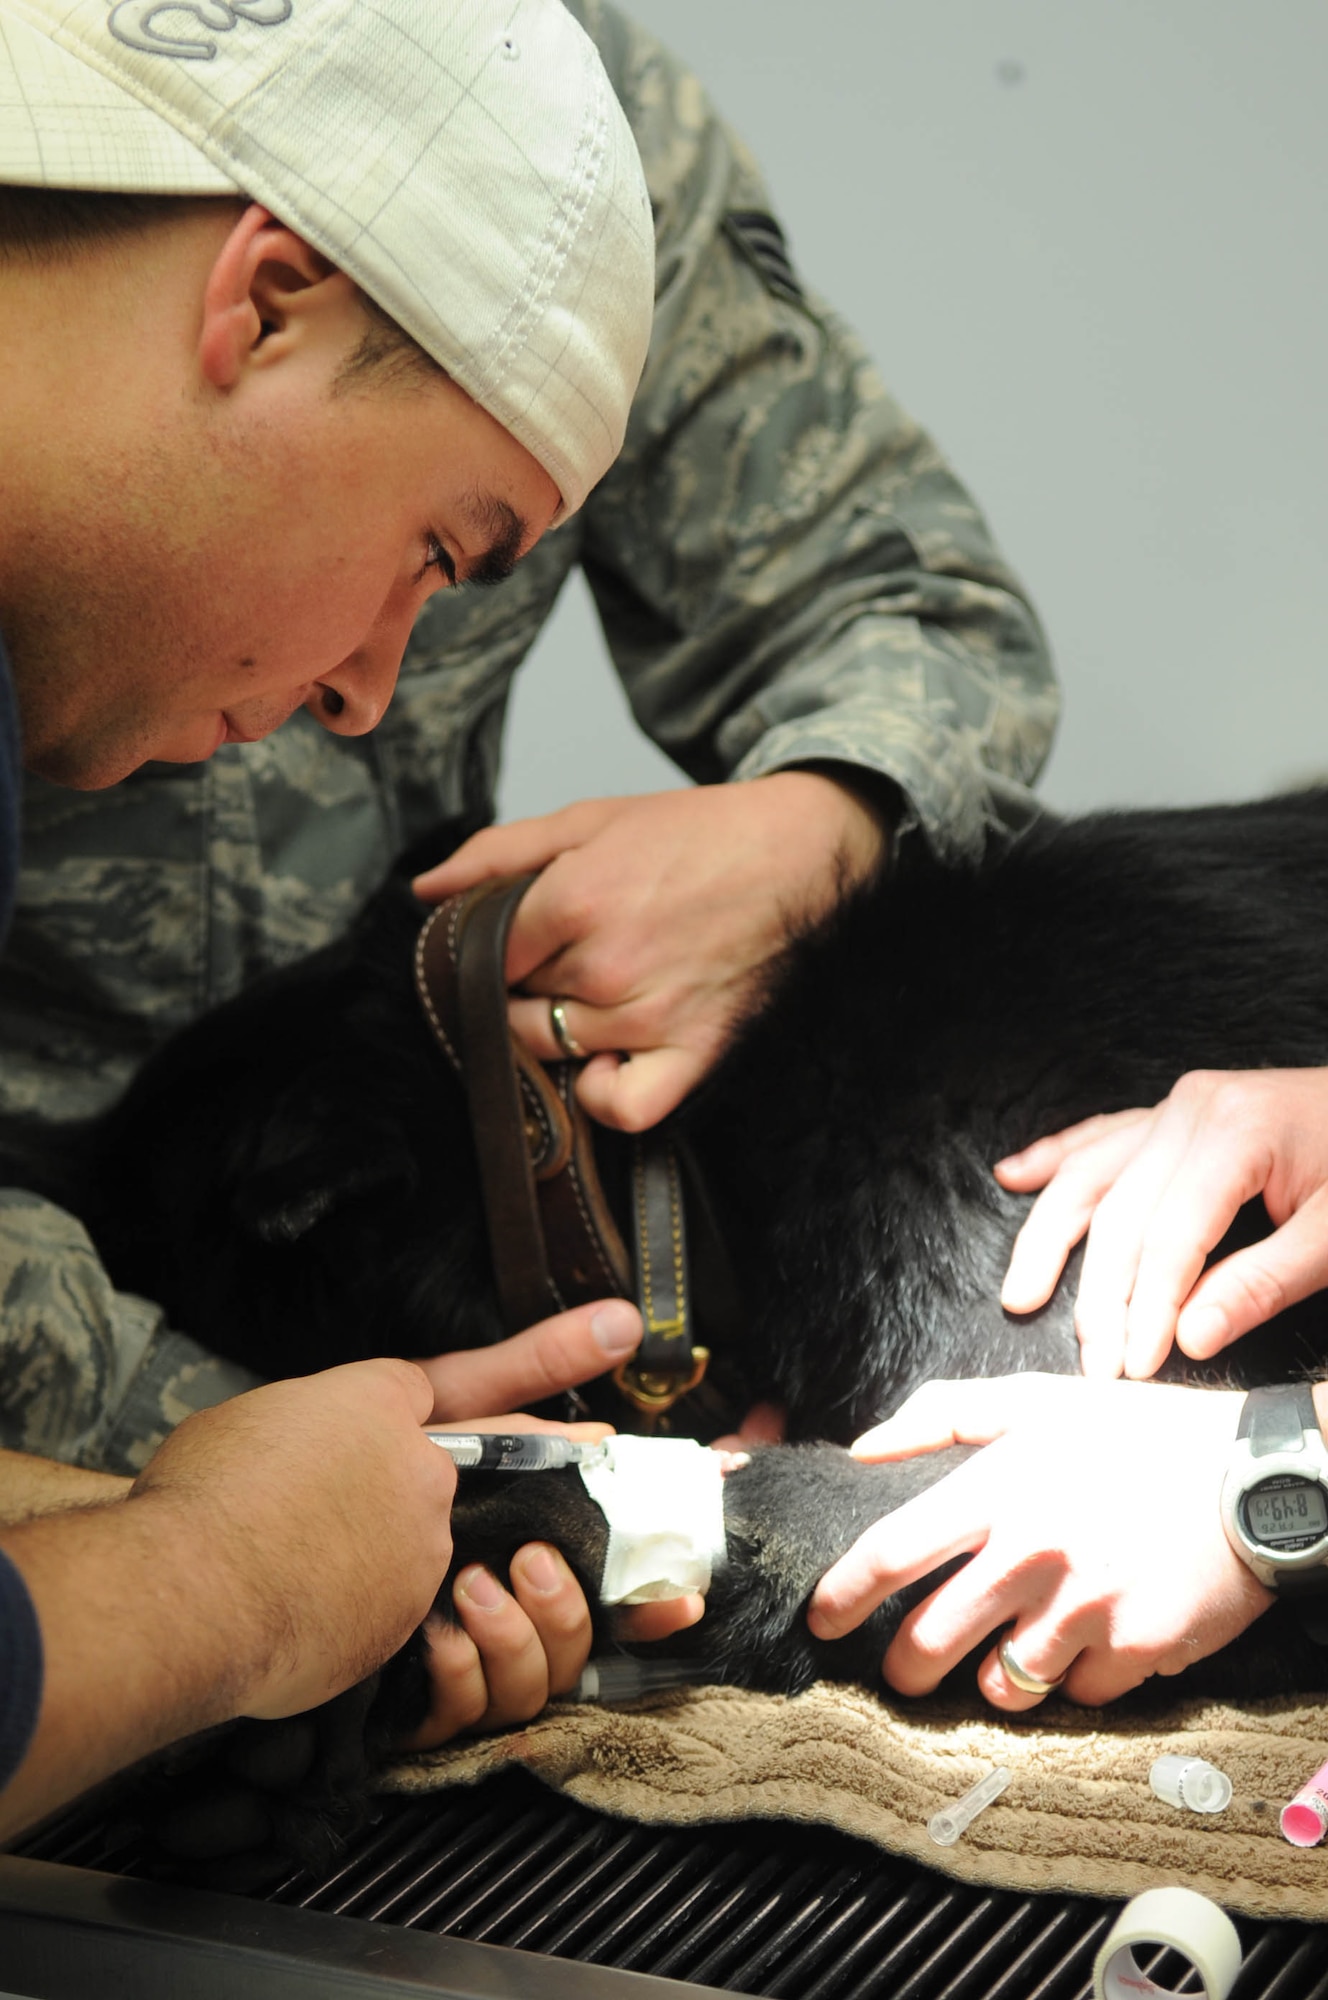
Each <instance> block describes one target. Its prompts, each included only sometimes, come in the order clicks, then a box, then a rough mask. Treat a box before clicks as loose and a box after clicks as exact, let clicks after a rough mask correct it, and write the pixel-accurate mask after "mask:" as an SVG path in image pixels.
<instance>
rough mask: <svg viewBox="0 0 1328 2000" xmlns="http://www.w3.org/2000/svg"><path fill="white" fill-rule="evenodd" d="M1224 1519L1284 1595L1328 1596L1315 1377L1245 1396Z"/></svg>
mask: <svg viewBox="0 0 1328 2000" xmlns="http://www.w3.org/2000/svg"><path fill="white" fill-rule="evenodd" d="M1222 1526H1223V1527H1224V1528H1225V1529H1226V1535H1227V1540H1228V1541H1229V1542H1230V1544H1231V1546H1232V1548H1233V1549H1234V1550H1235V1552H1236V1554H1237V1555H1238V1556H1239V1557H1240V1559H1241V1561H1242V1562H1243V1563H1246V1564H1248V1566H1249V1568H1250V1569H1252V1570H1253V1571H1254V1574H1255V1575H1256V1576H1257V1577H1258V1579H1259V1581H1260V1583H1263V1584H1267V1586H1268V1588H1269V1589H1270V1590H1275V1591H1276V1592H1277V1593H1278V1596H1279V1597H1293V1598H1305V1597H1319V1596H1328V1446H1326V1445H1325V1444H1324V1440H1323V1433H1322V1432H1321V1431H1320V1429H1319V1419H1318V1416H1317V1415H1316V1413H1315V1409H1314V1397H1313V1395H1312V1394H1311V1391H1310V1387H1309V1384H1308V1383H1304V1382H1301V1383H1297V1384H1295V1385H1288V1386H1285V1387H1278V1388H1269V1389H1251V1390H1250V1392H1249V1394H1248V1395H1247V1396H1246V1398H1245V1403H1244V1407H1243V1408H1242V1410H1241V1413H1240V1425H1239V1428H1238V1429H1237V1431H1236V1444H1235V1449H1234V1451H1233V1453H1232V1457H1231V1462H1230V1464H1229V1466H1228V1467H1227V1472H1226V1477H1225V1478H1224V1479H1223V1481H1222Z"/></svg>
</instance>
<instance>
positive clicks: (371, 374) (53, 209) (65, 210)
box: [0, 185, 446, 395]
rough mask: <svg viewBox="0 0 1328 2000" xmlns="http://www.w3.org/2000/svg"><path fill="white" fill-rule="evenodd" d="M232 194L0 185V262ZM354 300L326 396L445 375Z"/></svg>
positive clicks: (116, 237)
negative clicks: (354, 313)
mask: <svg viewBox="0 0 1328 2000" xmlns="http://www.w3.org/2000/svg"><path fill="white" fill-rule="evenodd" d="M237 199H239V200H243V196H240V197H237V196H235V195H178V194H107V193H104V192H103V191H102V190H101V189H95V190H94V189H88V188H51V187H7V186H2V185H0V261H2V260H3V259H4V258H6V257H22V258H25V259H27V260H28V261H30V262H32V263H53V264H54V263H59V262H60V261H61V260H62V259H63V258H65V257H68V256H71V255H74V254H76V253H77V252H78V251H80V250H90V249H94V248H96V247H98V246H101V245H107V244H111V243H117V242H121V241H123V240H124V239H125V238H126V237H129V236H136V235H142V234H143V233H144V232H145V231H147V230H149V229H153V228H155V227H157V226H158V225H160V224H164V223H167V222H171V221H174V220H175V219H176V218H178V217H179V215H180V214H181V210H182V204H184V203H188V204H189V206H190V207H192V208H195V209H197V208H200V207H201V205H202V204H203V203H204V202H207V203H212V202H215V201H236V200H237ZM360 299H361V302H362V304H363V306H364V310H365V314H366V316H367V318H368V321H369V324H368V326H367V327H366V329H365V332H364V337H363V339H362V340H361V341H360V343H359V345H358V347H356V349H355V351H354V353H352V354H350V355H348V356H347V358H346V360H345V361H343V362H342V364H341V367H340V369H339V370H338V372H337V374H336V376H335V378H334V380H333V383H332V393H333V394H334V395H343V394H345V393H347V392H348V391H351V390H355V389H362V388H369V387H370V386H377V385H379V384H381V383H383V382H385V381H386V382H389V383H391V382H401V383H405V382H407V381H410V380H416V381H420V380H425V379H428V378H436V377H437V376H439V375H441V374H443V373H445V372H446V371H445V370H444V369H443V368H442V367H441V365H440V364H439V363H438V362H437V361H435V360H434V358H433V356H432V355H431V354H428V353H426V352H425V350H424V348H422V347H421V346H420V344H419V342H418V341H417V340H415V339H414V338H413V336H412V335H410V334H408V333H407V332H406V331H405V329H404V328H403V327H400V326H398V325H397V323H396V321H395V320H394V319H393V318H392V316H391V314H390V313H388V312H385V311H384V310H383V308H382V306H380V305H379V304H378V302H377V300H376V299H371V298H370V297H369V295H368V293H367V292H363V291H362V292H361V293H360Z"/></svg>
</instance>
